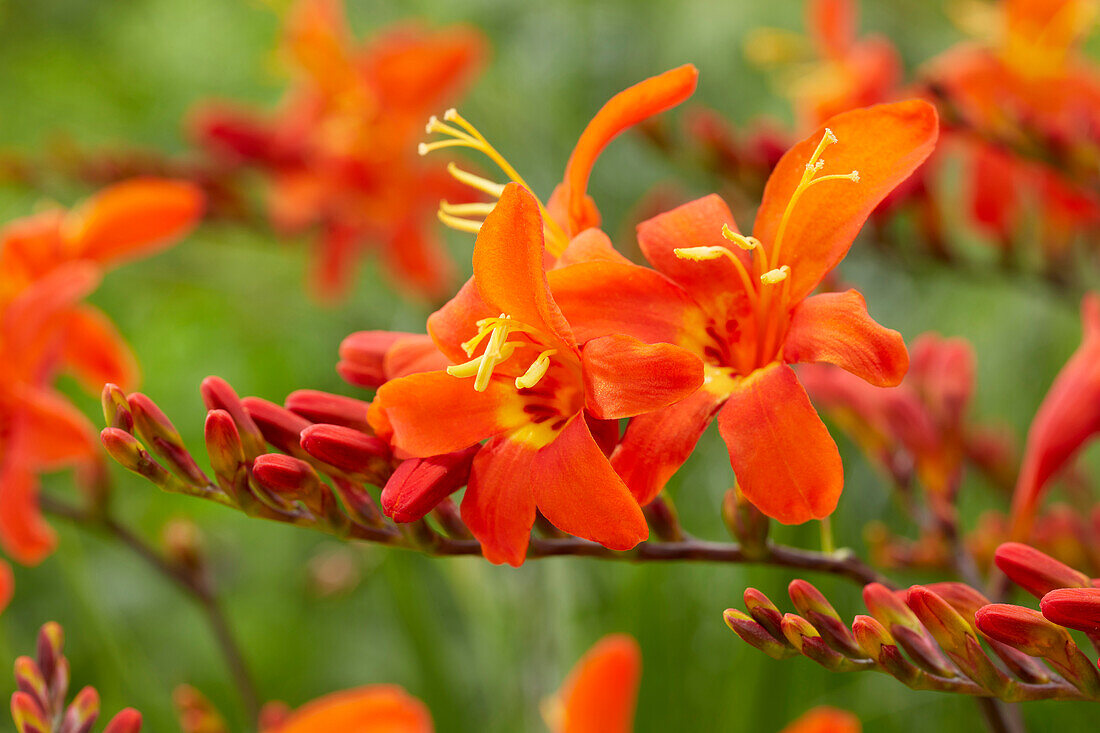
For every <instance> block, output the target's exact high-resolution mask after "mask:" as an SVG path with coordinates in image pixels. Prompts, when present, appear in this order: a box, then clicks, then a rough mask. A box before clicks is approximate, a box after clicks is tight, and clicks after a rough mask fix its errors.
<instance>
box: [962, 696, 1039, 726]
mask: <svg viewBox="0 0 1100 733" xmlns="http://www.w3.org/2000/svg"><path fill="white" fill-rule="evenodd" d="M975 699H976V700H977V702H978V709H979V710H981V711H982V719H983V720H985V725H986V727H987V728H988V729H989V731H990V733H1025V731H1026V730H1027V728H1026V727H1025V726H1024V716H1023V715H1021V714H1020V707H1019V706H1018V705H1013V704H1011V703H1005V702H1001V701H1000V700H998V699H996V698H992V697H979V698H975Z"/></svg>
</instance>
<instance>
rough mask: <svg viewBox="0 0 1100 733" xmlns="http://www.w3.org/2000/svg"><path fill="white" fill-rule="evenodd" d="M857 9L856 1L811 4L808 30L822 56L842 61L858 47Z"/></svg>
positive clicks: (823, 0) (813, 0)
mask: <svg viewBox="0 0 1100 733" xmlns="http://www.w3.org/2000/svg"><path fill="white" fill-rule="evenodd" d="M856 21H857V18H856V7H855V3H854V2H853V0H810V2H808V3H807V4H806V28H807V30H809V31H810V35H811V36H812V38H813V41H814V44H815V45H816V46H817V52H818V54H819V55H821V56H823V57H825V58H834V59H842V58H844V56H845V55H846V54H847V52H848V50H849V49H850V48H851V47H852V44H853V43H855V39H856V24H857V23H856Z"/></svg>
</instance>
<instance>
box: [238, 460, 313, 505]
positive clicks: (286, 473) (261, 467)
mask: <svg viewBox="0 0 1100 733" xmlns="http://www.w3.org/2000/svg"><path fill="white" fill-rule="evenodd" d="M252 475H253V476H255V477H256V480H257V481H259V482H260V485H261V486H263V487H264V488H265V489H267V490H269V491H271V492H273V493H275V494H282V495H287V496H290V497H299V496H311V495H313V494H315V493H316V492H318V491H320V489H321V479H320V477H319V476H318V475H317V472H316V471H314V470H313V466H311V465H309V464H308V463H306V462H305V461H302V460H299V459H297V458H293V457H291V456H284V455H283V454H281V453H265V454H264V455H262V456H259V457H258V458H257V459H256V460H255V462H254V463H253V464H252Z"/></svg>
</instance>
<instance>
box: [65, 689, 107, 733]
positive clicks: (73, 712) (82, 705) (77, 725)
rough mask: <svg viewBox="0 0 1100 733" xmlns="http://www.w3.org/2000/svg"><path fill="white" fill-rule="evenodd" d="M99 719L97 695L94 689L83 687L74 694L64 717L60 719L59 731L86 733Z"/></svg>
mask: <svg viewBox="0 0 1100 733" xmlns="http://www.w3.org/2000/svg"><path fill="white" fill-rule="evenodd" d="M98 717H99V693H98V692H96V689H95V688H94V687H91V686H89V687H85V688H84V689H83V690H81V691H80V692H78V693H76V697H75V698H73V701H72V703H70V705H69V707H68V709H67V710H66V711H65V716H64V717H63V718H62V719H61V730H63V731H66V732H67V733H68V732H69V731H71V732H72V733H88V731H90V730H91V729H92V726H93V725H95V721H96V718H98Z"/></svg>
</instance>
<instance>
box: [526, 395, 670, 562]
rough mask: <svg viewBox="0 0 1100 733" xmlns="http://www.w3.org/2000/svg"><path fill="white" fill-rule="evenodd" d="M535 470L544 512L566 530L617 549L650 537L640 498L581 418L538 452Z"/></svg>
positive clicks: (537, 490)
mask: <svg viewBox="0 0 1100 733" xmlns="http://www.w3.org/2000/svg"><path fill="white" fill-rule="evenodd" d="M531 470H532V478H533V481H534V486H535V499H536V502H537V504H538V508H539V511H541V512H542V513H543V515H545V516H546V518H547V519H549V520H550V522H551V523H552V524H553V525H554V526H555V527H557V528H558V529H560V530H562V531H563V532H568V533H569V534H571V535H574V536H576V537H582V538H584V539H586V540H592V541H593V542H599V543H600V544H601V545H603V546H604V547H608V548H610V549H612V550H629V549H630V548H632V547H634V546H635V545H637V544H638V543H639V542H641V541H642V540H644V539H646V538H647V537H649V525H648V524H646V520H645V516H644V515H643V514H642V510H641V508H640V507H639V506H638V502H636V501H635V500H634V497H633V496H631V494H630V490H629V489H628V488H627V487H626V484H624V483H623V481H622V479H620V478H619V476H618V474H616V473H615V471H614V470H613V469H612V468H611V464H610V463H609V462H608V460H607V458H606V457H605V456H604V454H603V451H601V450H600V447H599V446H598V445H596V441H595V439H594V438H593V437H592V433H591V432H589V430H588V425H587V424H586V423H585V421H584V420H583V419H582V418H581V417H580V416H577V417H574V418H573V419H572V420H571V421H570V422H569V424H568V425H566V426H565V428H563V429H562V431H561V432H560V433H559V434H558V436H557V437H556V438H555V439H554V441H553V442H552V443H550V444H549V445H547V446H546V447H544V448H543V449H542V450H540V451H539V452H538V455H537V456H536V457H535V460H534V462H533V464H532V466H531Z"/></svg>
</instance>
